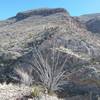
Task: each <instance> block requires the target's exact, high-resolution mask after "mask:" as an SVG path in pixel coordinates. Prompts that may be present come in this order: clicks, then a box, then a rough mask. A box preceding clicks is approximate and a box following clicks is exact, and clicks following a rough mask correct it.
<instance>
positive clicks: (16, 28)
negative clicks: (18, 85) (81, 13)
mask: <svg viewBox="0 0 100 100" xmlns="http://www.w3.org/2000/svg"><path fill="white" fill-rule="evenodd" d="M80 25H81V23H80V22H79V21H77V20H76V19H75V18H73V17H71V16H70V15H69V13H68V12H67V11H66V10H65V9H62V8H56V9H39V10H31V11H27V12H21V13H18V14H17V15H16V16H15V17H12V18H9V19H7V20H5V21H1V22H0V78H1V79H0V80H1V81H5V80H6V81H11V80H12V79H11V76H13V75H14V74H15V72H14V68H15V67H16V66H18V65H19V66H21V67H24V68H26V69H27V68H28V67H29V66H30V65H29V64H28V63H27V62H30V61H31V62H32V60H33V59H32V48H33V44H35V45H36V46H38V47H39V48H40V49H41V50H42V51H44V52H45V54H46V51H45V50H46V49H47V48H48V47H49V43H51V44H53V39H54V38H55V37H56V39H57V43H59V46H58V48H57V50H58V51H60V52H61V53H62V56H63V57H62V58H63V59H64V55H66V56H67V60H68V61H67V62H66V64H65V68H66V70H68V71H69V72H71V71H72V70H73V68H77V67H79V71H78V72H77V73H75V74H73V75H72V76H71V77H70V81H71V82H74V83H75V84H80V85H85V86H86V85H90V83H91V85H90V86H91V88H92V87H98V90H96V93H97V92H98V91H100V90H99V87H100V82H99V81H100V74H99V73H100V68H99V66H100V59H99V58H100V53H99V52H100V37H98V36H97V35H96V34H93V33H91V32H89V31H87V30H86V29H85V28H84V27H80ZM63 54H64V55H63ZM33 55H34V54H33ZM62 58H61V59H60V60H61V61H63V59H62ZM83 67H84V68H83ZM81 79H83V81H82V80H81ZM92 89H93V90H94V88H92ZM81 90H82V88H81ZM76 91H77V90H76ZM83 91H84V89H83ZM87 92H89V89H88V88H87ZM98 93H100V92H98Z"/></svg>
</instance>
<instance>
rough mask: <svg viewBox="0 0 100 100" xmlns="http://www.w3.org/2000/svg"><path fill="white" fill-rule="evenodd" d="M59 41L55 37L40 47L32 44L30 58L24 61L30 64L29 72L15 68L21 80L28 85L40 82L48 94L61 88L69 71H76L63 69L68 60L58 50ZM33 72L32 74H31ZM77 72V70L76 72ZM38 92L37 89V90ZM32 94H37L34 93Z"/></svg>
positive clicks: (65, 82) (65, 55)
mask: <svg viewBox="0 0 100 100" xmlns="http://www.w3.org/2000/svg"><path fill="white" fill-rule="evenodd" d="M61 46H64V45H63V44H61V43H58V41H57V39H53V40H51V42H48V43H47V42H46V44H45V43H44V44H43V45H42V44H41V47H39V46H36V45H33V48H32V50H31V51H32V59H31V60H30V61H25V62H26V63H27V64H30V66H31V71H30V72H31V73H27V72H24V71H23V70H22V71H21V70H17V74H18V75H19V76H20V78H21V82H23V83H25V84H28V85H30V83H33V84H34V83H35V84H41V85H42V86H44V87H46V89H47V92H48V94H54V92H55V91H59V90H62V89H63V88H62V87H61V86H62V85H65V84H67V83H68V78H69V76H70V75H71V74H70V73H73V72H76V71H75V70H72V72H69V71H68V70H66V69H65V66H67V65H66V62H68V55H67V53H65V52H62V51H61V50H59V48H60V47H61ZM33 73H34V74H33ZM76 73H77V72H76ZM37 92H38V91H37ZM33 95H37V93H36V94H34V92H33Z"/></svg>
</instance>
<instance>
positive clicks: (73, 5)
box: [0, 0, 100, 20]
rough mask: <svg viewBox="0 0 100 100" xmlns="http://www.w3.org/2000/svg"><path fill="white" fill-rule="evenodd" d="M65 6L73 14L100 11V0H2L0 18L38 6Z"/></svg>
mask: <svg viewBox="0 0 100 100" xmlns="http://www.w3.org/2000/svg"><path fill="white" fill-rule="evenodd" d="M57 7H60V8H65V9H66V10H68V11H69V13H70V15H72V16H79V15H83V14H88V13H100V0H0V20H4V19H7V18H9V17H12V16H15V15H16V13H18V12H22V11H26V10H31V9H37V8H57Z"/></svg>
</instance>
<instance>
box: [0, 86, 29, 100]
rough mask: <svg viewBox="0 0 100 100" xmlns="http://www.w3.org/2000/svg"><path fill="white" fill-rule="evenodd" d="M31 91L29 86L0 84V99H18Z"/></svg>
mask: <svg viewBox="0 0 100 100" xmlns="http://www.w3.org/2000/svg"><path fill="white" fill-rule="evenodd" d="M30 93H31V88H30V87H27V86H24V85H21V86H18V85H13V84H9V85H6V84H0V100H20V98H22V97H23V96H25V95H29V94H30Z"/></svg>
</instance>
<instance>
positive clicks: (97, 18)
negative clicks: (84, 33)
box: [78, 13, 100, 33]
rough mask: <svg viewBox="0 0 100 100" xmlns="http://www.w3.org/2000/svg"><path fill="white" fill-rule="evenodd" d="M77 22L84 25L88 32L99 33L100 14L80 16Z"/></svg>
mask: <svg viewBox="0 0 100 100" xmlns="http://www.w3.org/2000/svg"><path fill="white" fill-rule="evenodd" d="M78 20H79V21H80V22H81V23H84V24H85V26H86V28H87V30H88V31H91V32H93V33H100V27H99V26H100V13H96V14H87V15H82V16H79V18H78Z"/></svg>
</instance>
